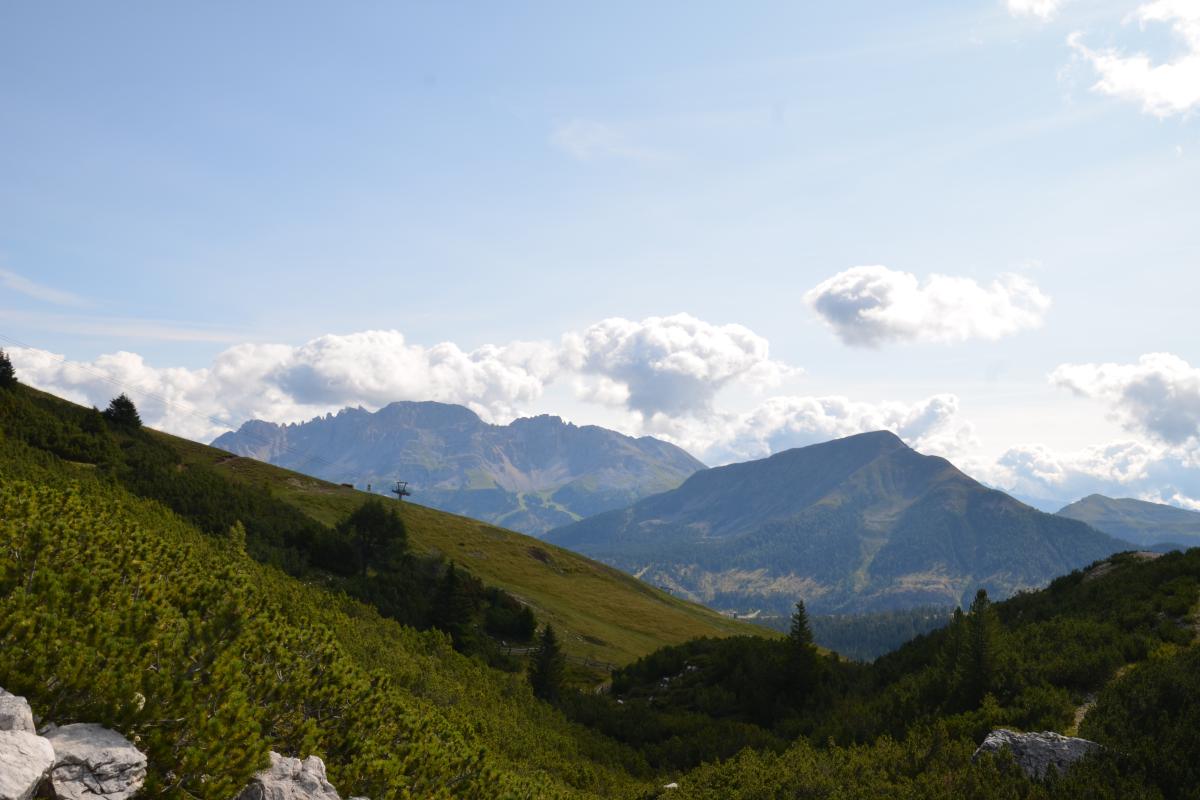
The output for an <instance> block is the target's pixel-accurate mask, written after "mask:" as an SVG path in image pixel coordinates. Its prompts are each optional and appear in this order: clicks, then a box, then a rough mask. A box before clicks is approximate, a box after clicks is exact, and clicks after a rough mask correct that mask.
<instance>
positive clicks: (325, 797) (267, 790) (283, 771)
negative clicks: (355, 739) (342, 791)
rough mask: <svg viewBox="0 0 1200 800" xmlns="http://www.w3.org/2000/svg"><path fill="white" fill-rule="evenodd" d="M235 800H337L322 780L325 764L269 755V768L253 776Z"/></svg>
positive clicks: (331, 787)
mask: <svg viewBox="0 0 1200 800" xmlns="http://www.w3.org/2000/svg"><path fill="white" fill-rule="evenodd" d="M237 800H341V798H340V797H339V796H338V793H337V789H334V788H333V785H332V784H330V783H329V781H328V780H326V778H325V762H323V761H322V760H321V759H319V758H317V757H316V756H309V757H308V758H306V759H304V760H303V761H301V760H300V759H298V758H288V757H287V756H281V755H279V753H274V752H272V753H271V766H269V767H267V768H266V769H264V770H263V771H262V772H260V773H258V774H257V775H255V776H254V779H253V780H251V781H250V783H249V784H248V785H247V786H246V788H245V789H242V791H241V793H240V794H239V795H238V796H237Z"/></svg>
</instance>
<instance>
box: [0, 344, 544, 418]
mask: <svg viewBox="0 0 1200 800" xmlns="http://www.w3.org/2000/svg"><path fill="white" fill-rule="evenodd" d="M10 355H11V357H12V360H13V363H14V365H15V366H16V368H17V370H18V373H19V375H20V377H21V379H22V380H24V381H26V382H28V383H30V384H33V385H35V386H38V387H41V388H43V389H46V390H48V391H52V392H55V393H56V394H61V395H63V396H65V397H69V398H71V399H73V400H76V401H79V402H82V403H88V404H92V405H97V406H101V407H103V406H104V405H106V404H107V403H108V400H109V399H110V398H111V397H112V396H113V395H115V394H117V393H118V391H122V390H128V391H129V392H130V394H131V395H132V396H133V397H134V399H135V401H137V402H138V405H139V409H140V410H141V412H142V415H143V418H145V420H146V421H147V423H149V424H151V425H154V426H156V427H162V428H165V429H166V430H169V431H172V432H174V433H179V434H181V435H184V436H190V437H192V438H196V439H209V438H212V437H213V436H215V435H217V434H218V433H220V432H222V431H223V430H226V429H228V428H230V427H236V426H237V425H239V424H240V423H241V422H242V421H244V420H246V419H250V418H258V419H266V420H271V421H277V422H282V421H295V420H300V419H306V418H309V417H312V416H315V415H317V414H323V413H326V412H329V411H333V410H337V409H340V408H343V407H345V406H348V405H360V404H362V405H367V406H372V407H380V406H382V405H385V404H387V403H390V402H392V401H394V400H439V401H443V402H447V403H459V404H462V405H465V406H467V407H469V408H471V409H473V410H474V411H476V412H477V413H479V414H480V416H483V417H484V418H486V419H511V418H512V417H513V416H515V415H516V414H517V413H518V411H519V410H520V408H522V407H523V406H524V405H526V404H528V403H531V402H533V401H534V400H536V399H537V398H538V397H539V396H540V395H541V393H542V391H543V388H544V386H545V385H546V383H547V382H548V381H549V380H550V378H551V377H552V376H553V374H554V373H555V371H556V369H557V365H558V357H557V351H556V349H555V348H554V347H552V346H550V345H546V344H538V343H514V344H510V345H506V346H503V347H500V346H492V345H489V346H486V347H481V348H479V349H477V350H473V351H469V352H468V351H464V350H462V349H460V348H459V347H458V346H457V345H454V344H452V343H442V344H439V345H435V346H433V347H428V348H427V347H422V346H420V345H413V344H409V343H407V342H406V341H405V340H404V336H403V335H402V334H400V333H399V332H397V331H364V332H361V333H353V334H349V335H344V336H341V335H328V336H322V337H320V338H318V339H314V340H312V341H309V342H306V343H305V344H302V345H300V346H298V347H293V346H290V345H280V344H240V345H236V346H234V347H231V348H229V349H227V350H225V351H224V352H222V353H220V354H219V355H218V356H217V357H216V359H214V361H213V362H212V364H211V365H210V366H208V367H204V368H200V369H184V368H167V369H163V368H156V367H153V366H150V365H149V364H147V363H146V362H145V361H144V359H142V357H141V356H139V355H137V354H135V353H128V352H119V353H114V354H111V355H103V356H101V357H99V358H98V359H96V360H95V361H92V362H78V361H70V360H67V359H64V358H63V357H61V356H58V355H56V354H53V353H49V352H46V351H42V350H35V349H29V348H13V349H12V350H11V353H10Z"/></svg>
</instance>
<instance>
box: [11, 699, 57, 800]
mask: <svg viewBox="0 0 1200 800" xmlns="http://www.w3.org/2000/svg"><path fill="white" fill-rule="evenodd" d="M9 696H10V697H11V695H9ZM52 766H54V748H53V747H51V746H50V743H49V742H48V741H46V740H45V739H43V738H42V737H41V736H38V735H37V734H35V733H29V732H28V731H23V730H0V800H29V798H31V797H33V794H34V792H36V791H37V788H38V786H40V785H41V783H42V781H43V780H45V779H46V776H47V775H49V774H50V768H51V767H52Z"/></svg>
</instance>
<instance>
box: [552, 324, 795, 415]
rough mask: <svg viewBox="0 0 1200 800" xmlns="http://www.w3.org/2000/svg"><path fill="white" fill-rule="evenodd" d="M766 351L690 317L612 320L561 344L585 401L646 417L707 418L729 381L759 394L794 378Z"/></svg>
mask: <svg viewBox="0 0 1200 800" xmlns="http://www.w3.org/2000/svg"><path fill="white" fill-rule="evenodd" d="M768 350H769V347H768V344H767V340H766V339H764V338H763V337H761V336H759V335H758V334H756V333H754V332H753V331H751V330H750V329H749V328H746V327H743V326H741V325H713V324H711V323H708V322H705V321H703V320H700V319H696V318H695V317H693V316H691V315H689V314H676V315H674V316H670V317H648V318H646V319H644V320H641V321H640V322H634V321H631V320H627V319H621V318H619V317H614V318H612V319H606V320H603V321H602V322H599V323H597V324H595V325H592V326H591V327H590V328H588V329H587V330H585V331H583V332H582V333H572V334H567V335H566V336H564V337H563V360H564V364H566V365H567V366H568V367H569V368H571V369H572V370H574V371H576V372H578V373H580V375H581V376H582V377H583V378H584V380H583V382H582V387H583V389H582V393H583V394H584V396H586V397H588V398H590V399H593V400H607V401H608V402H610V403H612V404H620V405H624V406H627V407H628V408H629V409H630V410H632V411H635V412H638V413H639V414H641V415H643V416H644V417H646V418H649V417H652V416H654V415H655V414H666V415H669V416H677V415H681V414H698V413H705V412H707V411H708V410H709V409H710V408H711V406H712V400H713V397H714V396H715V395H716V393H717V392H718V391H720V390H721V389H722V388H723V387H724V386H726V385H728V384H730V383H732V382H734V381H736V382H738V383H739V384H741V385H744V386H747V387H749V388H751V389H757V390H762V389H765V388H768V387H771V386H775V385H777V384H778V383H779V382H780V381H781V380H783V379H784V378H786V377H789V376H792V375H795V374H797V373H798V370H796V369H794V368H791V367H788V366H786V365H784V364H782V363H780V362H778V361H773V360H771V358H770V355H769V353H768Z"/></svg>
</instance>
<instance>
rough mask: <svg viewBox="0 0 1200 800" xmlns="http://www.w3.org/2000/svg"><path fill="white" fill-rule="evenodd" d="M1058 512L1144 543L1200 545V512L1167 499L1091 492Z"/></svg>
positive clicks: (1150, 544)
mask: <svg viewBox="0 0 1200 800" xmlns="http://www.w3.org/2000/svg"><path fill="white" fill-rule="evenodd" d="M1058 515H1059V516H1060V517H1067V518H1068V519H1077V520H1079V521H1081V522H1086V523H1087V524H1089V525H1091V526H1092V527H1093V528H1096V529H1097V530H1101V531H1104V532H1105V533H1107V534H1109V535H1111V536H1117V537H1120V538H1122V539H1125V540H1127V541H1130V542H1134V543H1136V544H1139V545H1142V546H1143V547H1152V546H1154V545H1160V544H1164V543H1168V544H1175V545H1179V546H1181V547H1196V546H1197V545H1200V512H1196V511H1189V510H1187V509H1185V508H1177V507H1176V506H1168V505H1165V504H1163V503H1148V502H1146V501H1145V500H1134V499H1132V498H1128V497H1125V498H1120V499H1117V498H1112V497H1105V496H1103V495H1099V494H1090V495H1088V496H1087V497H1085V498H1083V499H1082V500H1077V501H1075V502H1074V503H1071V504H1070V505H1068V506H1065V507H1064V508H1062V509H1060V510H1059V511H1058Z"/></svg>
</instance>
